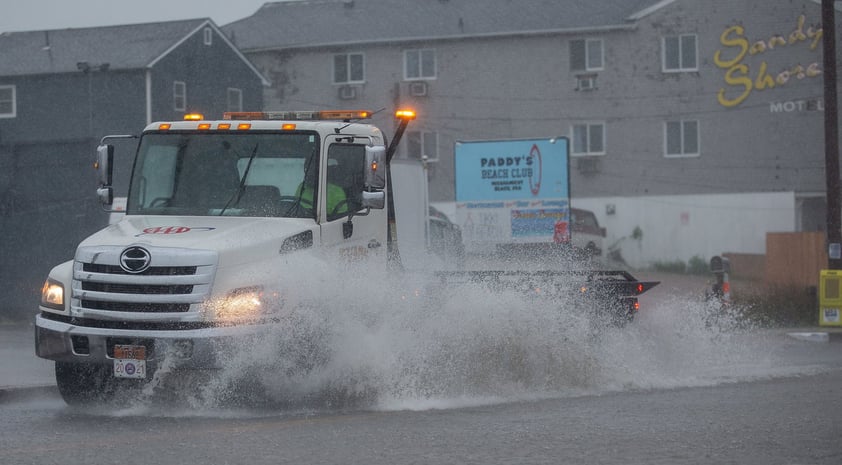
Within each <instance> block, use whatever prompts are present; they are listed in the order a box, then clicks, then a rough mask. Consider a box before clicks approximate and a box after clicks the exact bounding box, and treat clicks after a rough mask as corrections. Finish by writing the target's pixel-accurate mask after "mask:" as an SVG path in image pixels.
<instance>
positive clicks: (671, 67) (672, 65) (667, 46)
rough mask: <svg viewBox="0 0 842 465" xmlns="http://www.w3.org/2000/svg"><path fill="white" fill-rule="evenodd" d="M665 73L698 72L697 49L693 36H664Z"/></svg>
mask: <svg viewBox="0 0 842 465" xmlns="http://www.w3.org/2000/svg"><path fill="white" fill-rule="evenodd" d="M662 48H663V50H662V52H663V67H664V71H665V72H686V71H698V70H699V65H698V58H697V57H698V49H697V46H696V35H695V34H683V35H678V36H666V37H664V39H663V47H662Z"/></svg>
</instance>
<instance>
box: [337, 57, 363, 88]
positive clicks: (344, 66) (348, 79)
mask: <svg viewBox="0 0 842 465" xmlns="http://www.w3.org/2000/svg"><path fill="white" fill-rule="evenodd" d="M362 82H365V55H363V54H362V53H343V54H337V55H334V56H333V83H334V84H352V83H362Z"/></svg>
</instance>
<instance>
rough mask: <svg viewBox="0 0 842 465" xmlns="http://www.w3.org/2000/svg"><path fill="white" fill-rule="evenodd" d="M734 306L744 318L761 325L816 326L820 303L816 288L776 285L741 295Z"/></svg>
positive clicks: (736, 298) (735, 298) (737, 297)
mask: <svg viewBox="0 0 842 465" xmlns="http://www.w3.org/2000/svg"><path fill="white" fill-rule="evenodd" d="M734 306H735V307H737V308H739V309H741V313H742V315H743V317H744V318H745V319H746V320H748V321H751V322H752V323H754V324H756V325H759V326H762V327H797V326H816V325H818V323H819V321H818V320H819V304H818V300H817V295H816V291H815V289H813V288H811V289H804V288H800V287H773V288H766V289H763V290H762V291H760V292H758V291H755V292H749V293H744V294H738V295H736V296H735V297H734Z"/></svg>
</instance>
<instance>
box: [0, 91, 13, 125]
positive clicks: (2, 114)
mask: <svg viewBox="0 0 842 465" xmlns="http://www.w3.org/2000/svg"><path fill="white" fill-rule="evenodd" d="M15 116H17V101H16V93H15V86H0V118H14V117H15Z"/></svg>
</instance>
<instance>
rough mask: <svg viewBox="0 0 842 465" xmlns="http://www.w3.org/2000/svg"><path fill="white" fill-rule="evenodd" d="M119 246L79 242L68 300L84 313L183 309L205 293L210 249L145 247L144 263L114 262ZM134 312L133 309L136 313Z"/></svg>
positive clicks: (212, 260) (213, 260) (212, 256)
mask: <svg viewBox="0 0 842 465" xmlns="http://www.w3.org/2000/svg"><path fill="white" fill-rule="evenodd" d="M125 249H126V248H125V247H82V248H79V250H77V252H76V260H75V261H74V264H73V290H72V296H71V306H72V307H74V310H76V311H77V312H80V313H81V314H84V315H86V316H88V317H94V316H95V315H96V314H100V315H102V314H106V315H107V314H110V315H112V317H114V316H116V313H117V312H121V313H130V314H135V315H138V314H144V313H146V314H166V313H174V314H179V313H180V314H183V313H185V312H189V311H190V309H191V307H192V305H193V304H198V303H201V302H203V301H204V300H205V299H206V298H207V297H208V295H209V293H210V287H211V283H212V282H213V277H214V274H215V272H216V265H217V261H218V258H217V254H216V252H213V251H204V250H191V249H178V248H160V247H146V248H145V250H147V251H148V256H149V262H150V264H151V265H152V266H149V267H148V268H146V269H145V270H143V271H142V272H130V271H127V270H126V269H124V267H122V266H120V261H121V254H123V251H124V250H125ZM138 316H139V315H138Z"/></svg>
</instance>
